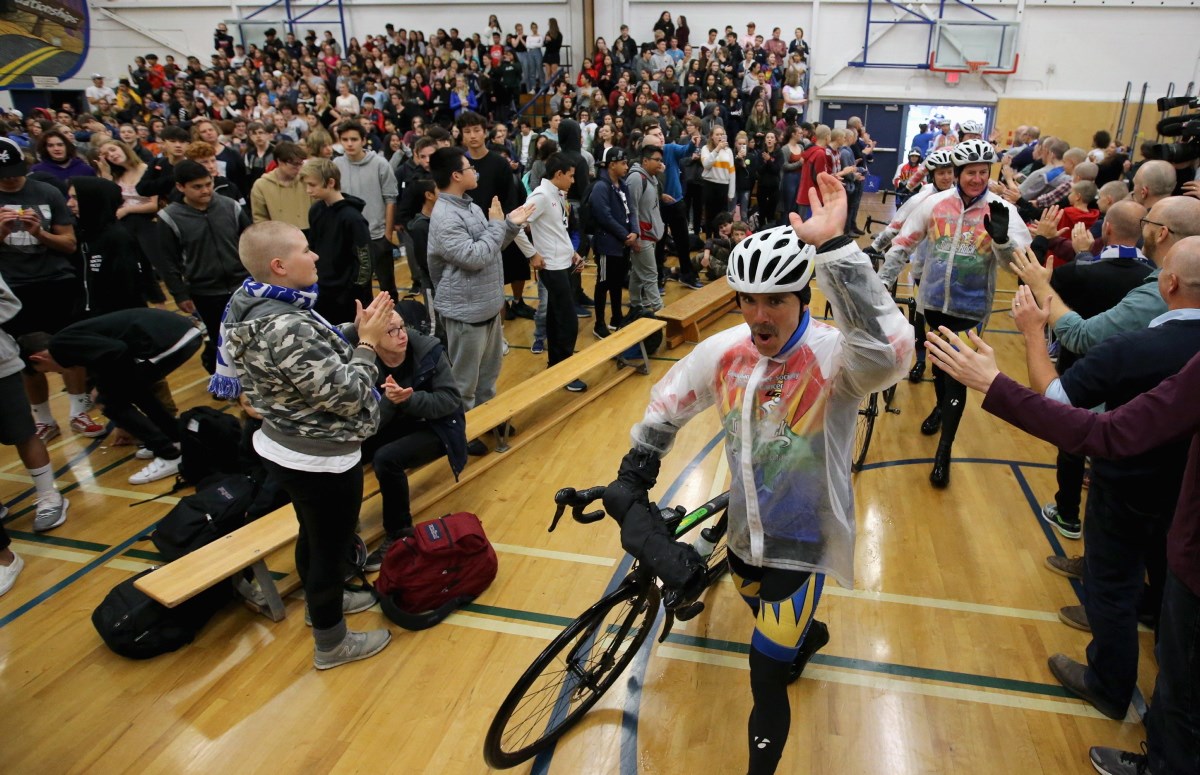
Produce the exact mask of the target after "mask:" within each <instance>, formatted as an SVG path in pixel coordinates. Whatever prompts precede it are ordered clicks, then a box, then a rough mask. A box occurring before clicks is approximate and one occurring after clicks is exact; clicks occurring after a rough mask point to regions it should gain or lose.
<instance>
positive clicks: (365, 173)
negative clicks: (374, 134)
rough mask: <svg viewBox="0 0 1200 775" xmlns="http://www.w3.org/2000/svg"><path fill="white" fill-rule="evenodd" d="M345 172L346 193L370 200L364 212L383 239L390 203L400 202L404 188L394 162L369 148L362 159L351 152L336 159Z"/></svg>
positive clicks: (375, 236)
mask: <svg viewBox="0 0 1200 775" xmlns="http://www.w3.org/2000/svg"><path fill="white" fill-rule="evenodd" d="M333 163H334V164H336V165H337V168H338V169H339V170H340V171H341V173H342V193H343V194H353V195H354V196H356V197H358V198H359V199H361V200H363V201H364V202H366V203H367V205H366V207H364V208H363V216H364V217H366V219H367V224H368V225H369V226H370V227H371V239H382V238H384V237H386V236H387V235H386V234H384V226H386V224H387V206H388V205H389V204H395V203H396V197H397V196H398V195H399V193H400V190H399V188H398V187H397V185H396V175H395V174H394V173H393V172H392V165H390V164H388V163H387V160H386V159H384V158H383V157H382V156H380V155H379V154H377V153H375V152H374V151H371V150H368V151H367V152H366V153H365V154H363V157H362V158H361V159H359V160H358V161H350V158H349V157H347V156H339V157H338V158H336V159H334V160H333Z"/></svg>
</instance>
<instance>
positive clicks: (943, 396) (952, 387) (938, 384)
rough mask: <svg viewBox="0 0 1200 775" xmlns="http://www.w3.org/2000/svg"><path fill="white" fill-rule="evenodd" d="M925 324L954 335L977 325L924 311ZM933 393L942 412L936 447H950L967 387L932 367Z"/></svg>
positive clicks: (962, 319)
mask: <svg viewBox="0 0 1200 775" xmlns="http://www.w3.org/2000/svg"><path fill="white" fill-rule="evenodd" d="M925 322H926V323H927V324H928V325H929V328H930V330H933V331H936V330H937V329H938V327H939V326H945V327H946V328H948V329H950V330H951V331H954V332H955V333H959V332H962V331H966V330H968V329H971V328H974V327H975V326H977V325H979V321H978V320H967V319H966V318H960V317H955V316H954V315H947V314H946V313H944V312H938V311H937V310H926V311H925ZM933 392H934V393H935V394H936V395H937V402H938V408H939V409H941V410H942V436H941V439H940V441H939V442H938V446H943V445H945V446H950V445H951V444H953V443H954V436H955V435H956V434H957V433H958V424H959V422H960V421H961V420H962V416H963V410H964V409H966V408H967V386H966V385H964V384H962V383H961V382H959V381H958V380H956V379H954V378H953V377H951V376H950V375H949V374H947V373H946V372H944V371H942V370H941V369H939V368H938V367H937V366H936V365H934V367H933Z"/></svg>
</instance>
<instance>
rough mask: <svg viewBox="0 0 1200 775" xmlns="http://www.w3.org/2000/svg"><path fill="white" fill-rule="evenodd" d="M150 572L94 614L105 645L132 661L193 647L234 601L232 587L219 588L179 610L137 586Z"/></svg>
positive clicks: (108, 599) (116, 590) (121, 586)
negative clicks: (217, 614)
mask: <svg viewBox="0 0 1200 775" xmlns="http://www.w3.org/2000/svg"><path fill="white" fill-rule="evenodd" d="M152 570H153V569H152V568H151V569H147V570H144V571H142V572H141V573H139V574H138V575H136V576H134V577H132V578H129V579H126V580H125V581H122V582H121V583H120V584H118V585H117V586H115V587H113V589H112V591H111V592H109V593H108V595H107V596H105V598H104V600H103V601H102V602H101V603H100V605H99V606H97V607H96V610H95V611H93V612H92V626H94V627H95V628H96V632H98V633H100V637H101V638H103V639H104V643H105V645H107V646H108V647H109V648H110V649H112V650H113V651H114V652H116V653H117V654H120V655H121V656H123V657H128V658H130V659H149V658H151V657H155V656H158V655H159V654H166V653H167V652H170V651H175V650H177V649H179V648H182V647H183V646H186V645H187V644H189V643H191V642H192V641H193V640H194V639H195V637H196V633H197V632H199V631H200V628H201V627H203V626H204V625H205V624H206V623H207V622H208V620H209V619H211V618H212V616H213V614H215V613H216V612H217V611H218V610H219V609H220V608H221V607H223V606H224V605H225V604H226V603H228V602H229V601H230V600H231V599H232V595H233V591H232V587H231V586H230V585H229V584H217V585H216V586H215V587H212V588H210V589H206V590H204V591H203V592H201V593H200V594H199V595H196V596H195V597H193V598H192V599H191V600H188V601H186V602H184V603H181V604H179V605H178V606H176V607H175V608H167V607H166V606H165V605H163V604H161V603H159V602H157V601H156V600H153V599H152V598H150V597H149V596H148V595H147V594H146V593H144V592H142V591H141V590H139V589H137V588H135V587H134V586H133V584H134V582H136V581H137V580H138V579H140V578H141V577H142V576H145V575H146V574H147V573H150V572H151V571H152Z"/></svg>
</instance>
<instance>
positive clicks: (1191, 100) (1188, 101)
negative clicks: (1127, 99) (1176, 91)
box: [1149, 96, 1200, 164]
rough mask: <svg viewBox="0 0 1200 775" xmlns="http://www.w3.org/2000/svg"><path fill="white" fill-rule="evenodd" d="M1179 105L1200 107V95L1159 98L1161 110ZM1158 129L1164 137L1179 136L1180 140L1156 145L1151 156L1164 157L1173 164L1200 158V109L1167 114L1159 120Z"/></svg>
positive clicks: (1155, 157) (1171, 108) (1153, 157)
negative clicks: (1171, 114)
mask: <svg viewBox="0 0 1200 775" xmlns="http://www.w3.org/2000/svg"><path fill="white" fill-rule="evenodd" d="M1179 107H1187V108H1190V109H1193V110H1195V109H1197V108H1200V97H1191V96H1184V97H1161V98H1159V100H1158V110H1159V112H1166V111H1168V110H1174V109H1175V108H1179ZM1156 129H1157V131H1158V134H1160V135H1162V136H1164V137H1178V138H1179V139H1180V141H1179V142H1177V143H1158V144H1156V145H1154V146H1153V147H1152V148H1151V149H1150V153H1149V158H1151V159H1162V160H1163V161H1166V162H1170V163H1172V164H1181V163H1184V162H1190V161H1195V160H1196V159H1200V111H1197V112H1193V113H1180V114H1179V115H1178V116H1167V117H1166V118H1164V119H1162V120H1161V121H1159V122H1158V126H1157V127H1156Z"/></svg>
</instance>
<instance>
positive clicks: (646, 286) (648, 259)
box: [629, 240, 663, 312]
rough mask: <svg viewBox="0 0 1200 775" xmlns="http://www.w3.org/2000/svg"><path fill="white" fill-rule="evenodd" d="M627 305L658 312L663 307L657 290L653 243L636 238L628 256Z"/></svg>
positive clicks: (656, 266) (656, 265) (656, 268)
mask: <svg viewBox="0 0 1200 775" xmlns="http://www.w3.org/2000/svg"><path fill="white" fill-rule="evenodd" d="M629 306H631V307H642V308H644V309H647V310H649V311H651V312H658V311H659V310H660V309H662V307H663V303H662V296H661V295H660V294H659V292H658V264H657V263H656V262H655V260H654V243H653V242H647V241H645V240H638V243H637V249H636V250H634V251H633V252H632V253H631V255H630V257H629Z"/></svg>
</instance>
